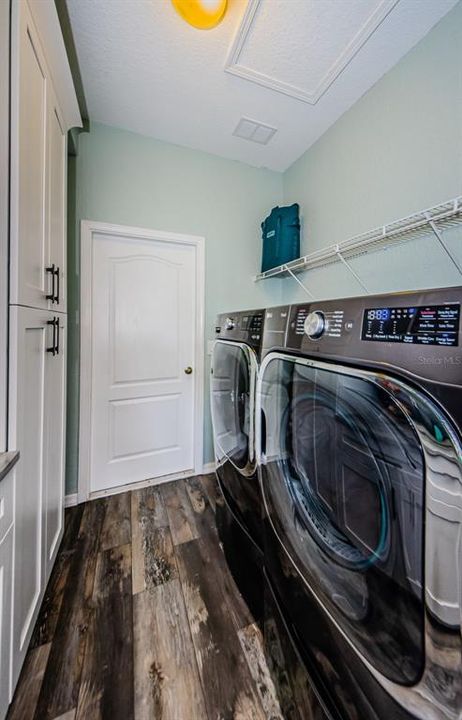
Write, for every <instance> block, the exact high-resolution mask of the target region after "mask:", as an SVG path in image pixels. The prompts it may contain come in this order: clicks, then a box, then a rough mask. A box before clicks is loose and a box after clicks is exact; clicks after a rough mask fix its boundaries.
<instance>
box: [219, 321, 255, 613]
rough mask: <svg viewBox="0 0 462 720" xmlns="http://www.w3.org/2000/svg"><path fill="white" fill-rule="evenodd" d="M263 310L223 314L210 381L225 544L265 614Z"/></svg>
mask: <svg viewBox="0 0 462 720" xmlns="http://www.w3.org/2000/svg"><path fill="white" fill-rule="evenodd" d="M263 323H264V310H261V309H260V310H249V311H245V312H243V311H240V312H230V313H225V314H223V315H219V316H218V318H217V322H216V327H215V334H216V340H215V342H214V346H213V352H212V367H211V381H210V396H211V411H212V426H213V439H214V449H215V461H216V475H217V479H218V484H219V487H220V490H221V492H222V495H223V499H224V502H223V503H221V504H218V505H217V526H218V531H219V534H220V539H221V541H222V544H223V549H224V552H225V555H226V558H227V561H228V564H229V566H230V569H231V571H232V573H233V575H234V578H235V580H236V582H237V584H238V587H239V589H240V590H241V593H242V594H243V596H244V598H245V599H246V601H247V603H248V604H249V606H250V608H251V610H252V611H253V613H254V615H255V616H257V617H258V618H260V617H261V611H262V597H263V580H262V564H263V531H262V500H261V494H260V485H259V480H258V475H257V467H256V454H255V389H256V379H257V373H258V367H259V362H260V355H261V345H262V335H263Z"/></svg>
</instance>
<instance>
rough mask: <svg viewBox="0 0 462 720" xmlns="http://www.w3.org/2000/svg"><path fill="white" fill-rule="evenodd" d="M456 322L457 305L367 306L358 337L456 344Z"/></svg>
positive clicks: (458, 313)
mask: <svg viewBox="0 0 462 720" xmlns="http://www.w3.org/2000/svg"><path fill="white" fill-rule="evenodd" d="M459 322H460V304H448V305H422V306H421V307H399V308H370V309H368V310H365V311H364V318H363V325H362V331H361V339H362V340H372V341H376V342H377V341H379V342H380V341H381V342H398V343H409V344H417V345H447V346H457V345H458V344H459V341H458V337H459Z"/></svg>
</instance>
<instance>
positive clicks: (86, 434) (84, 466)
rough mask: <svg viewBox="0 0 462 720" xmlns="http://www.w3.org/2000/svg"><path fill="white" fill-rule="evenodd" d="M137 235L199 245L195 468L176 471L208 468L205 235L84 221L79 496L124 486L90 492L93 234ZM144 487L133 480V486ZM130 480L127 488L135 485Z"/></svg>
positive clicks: (194, 472)
mask: <svg viewBox="0 0 462 720" xmlns="http://www.w3.org/2000/svg"><path fill="white" fill-rule="evenodd" d="M96 233H97V234H98V235H101V234H102V235H112V236H117V235H119V236H121V237H133V238H137V239H139V240H153V241H154V240H155V241H157V242H159V241H160V242H165V243H170V244H172V243H176V244H179V245H192V246H194V247H195V248H196V326H195V332H194V336H195V367H196V368H197V371H196V372H195V373H194V377H195V387H194V389H195V393H194V395H195V399H194V440H193V443H194V468H191V469H188V470H185V472H183V473H179V474H177V475H178V477H190V476H191V475H200V474H202V472H203V451H204V383H205V352H204V341H205V312H204V309H205V238H203V237H199V236H197V235H184V234H180V233H172V232H164V231H161V230H152V229H148V228H139V227H130V226H125V225H114V224H112V223H103V222H96V221H92V220H82V221H81V223H80V258H81V262H80V420H79V475H78V501H79V502H85V501H86V500H88V499H89V498H90V497H91V498H93V497H97V496H104V495H106V494H114V493H116V492H118V491H119V490H118V489H117V488H111V489H109V490H108V491H104V492H102V493H91V491H90V469H91V433H92V428H91V397H92V395H91V393H92V383H91V375H92V373H91V367H92V306H91V300H92V298H91V295H92V274H93V235H94V234H96ZM166 479H169V480H173V479H174V478H173V476H167V478H166V477H165V476H164V477H160V478H154V479H146V481H142V483H145V484H146V485H152V484H156V483H157V482H165V481H166ZM134 486H136V487H142V486H143V485H142V484H141V485H140V483H134V484H133V487H134ZM131 487H132V485H125V486H124V488H123V489H125V490H127V489H130V488H131Z"/></svg>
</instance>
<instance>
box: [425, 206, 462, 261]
mask: <svg viewBox="0 0 462 720" xmlns="http://www.w3.org/2000/svg"><path fill="white" fill-rule="evenodd" d="M427 219H428V224H429V225H430V227H431V229H432V230H433V232H434V233H435V235H436V238H437V240H438V242H439V244H440V245H441V247H442V248H443V250H444V252H445V253H446V255H447V256H448V257H449V259H450V260H451V262H452V264H453V265H455V267H456V268H457V270H458V271H459V273H460V274H461V275H462V267H461V265H460V263H459V262H458V261H457V260H456V258H455V257H454V255H453V254H452V252H451V251H450V249H449V248H448V246H447V245H446V243H445V241H444V238H443V235H442V233H441V231H440V229H439V228H438V227H437V226H436V224H435V222H434V221H433V220H432V219H431V218H430V216H429V215H428V214H427Z"/></svg>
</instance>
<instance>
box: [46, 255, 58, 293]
mask: <svg viewBox="0 0 462 720" xmlns="http://www.w3.org/2000/svg"><path fill="white" fill-rule="evenodd" d="M45 272H46V273H50V274H51V293H49V294H48V295H45V298H46V299H47V300H51V302H52V303H54V302H55V297H56V296H55V276H56V270H55V264H54V263H53V264H52V265H50V266H49V267H46V268H45ZM58 292H59V291H58Z"/></svg>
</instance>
